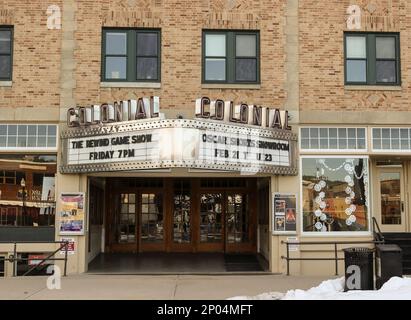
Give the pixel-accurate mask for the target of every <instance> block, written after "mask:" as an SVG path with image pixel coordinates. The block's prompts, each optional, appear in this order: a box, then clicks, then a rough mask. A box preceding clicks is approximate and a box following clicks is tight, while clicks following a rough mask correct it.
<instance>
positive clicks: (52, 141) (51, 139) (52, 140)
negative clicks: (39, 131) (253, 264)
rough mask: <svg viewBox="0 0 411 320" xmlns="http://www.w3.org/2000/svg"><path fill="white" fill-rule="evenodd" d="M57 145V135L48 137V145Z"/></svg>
mask: <svg viewBox="0 0 411 320" xmlns="http://www.w3.org/2000/svg"><path fill="white" fill-rule="evenodd" d="M55 146H56V137H55V136H51V137H48V138H47V147H49V148H54V147H55Z"/></svg>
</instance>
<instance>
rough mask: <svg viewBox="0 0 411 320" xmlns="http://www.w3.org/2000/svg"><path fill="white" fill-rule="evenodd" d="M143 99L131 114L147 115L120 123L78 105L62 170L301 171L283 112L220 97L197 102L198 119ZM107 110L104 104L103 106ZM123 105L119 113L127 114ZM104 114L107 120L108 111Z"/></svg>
mask: <svg viewBox="0 0 411 320" xmlns="http://www.w3.org/2000/svg"><path fill="white" fill-rule="evenodd" d="M141 101H142V104H140V107H137V109H135V110H133V109H131V110H132V111H133V112H132V113H131V117H135V115H137V114H145V117H141V118H140V119H138V120H131V121H123V122H121V123H119V122H114V121H113V123H110V122H105V123H104V125H102V124H100V125H95V126H93V125H91V123H93V121H95V119H96V118H93V117H92V118H90V119H87V111H85V112H84V111H81V112H80V113H78V112H77V111H78V110H77V111H76V110H74V109H73V110H74V111H72V113H73V114H74V118H71V119H69V120H68V121H69V123H71V126H77V128H69V129H67V130H66V131H64V132H62V137H61V138H62V147H63V150H64V153H63V164H62V166H61V167H60V171H61V172H62V173H83V172H108V171H130V170H144V169H163V168H176V167H184V168H196V169H210V170H224V171H240V172H244V173H247V174H249V173H270V174H284V175H295V174H297V168H296V167H297V166H296V156H295V149H296V148H295V145H296V141H297V136H296V134H294V133H293V132H292V131H291V130H290V128H289V126H288V119H287V120H283V119H284V118H282V117H281V114H280V112H277V111H272V110H269V111H265V116H263V113H260V111H259V110H258V109H257V107H256V108H254V106H250V107H248V105H247V108H246V107H245V106H246V105H243V106H242V107H241V106H240V108H236V106H234V105H233V104H232V103H224V111H222V110H223V108H222V106H223V104H221V102H216V103H211V101H210V102H209V100H207V98H206V99H204V98H203V99H201V100H197V103H196V106H197V107H198V106H199V108H196V109H197V111H199V113H198V114H197V117H198V119H192V120H187V119H174V120H166V119H163V117H162V116H161V114H160V113H159V105H158V104H157V106H158V108H157V107H154V106H155V105H156V103H155V102H154V101H155V99H151V102H149V101H150V100H146V103H144V100H141ZM206 103H209V104H210V105H211V104H214V106H216V105H218V104H220V107H216V109H214V110H216V111H213V106H210V107H211V108H210V107H207V109H204V108H205V104H206ZM138 104H139V102H137V105H138ZM117 105H120V104H117ZM124 105H125V104H123V106H124ZM130 105H131V104H128V106H130ZM218 108H220V109H219V110H217V109H218ZM105 109H106V108H105V107H104V108H103V109H101V108H100V111H101V110H105ZM118 110H119V112H118V114H120V113H121V114H123V116H125V115H124V113H123V112H120V109H118ZM153 110H154V113H153ZM206 110H207V111H206ZM267 110H268V109H267ZM123 111H124V110H123ZM134 111H136V112H135V113H134ZM143 111H144V112H143ZM236 111H238V112H236ZM261 111H262V110H261ZM104 112H107V111H104ZM207 112H208V114H207ZM213 112H218V113H221V112H222V113H223V114H226V112H228V115H229V116H228V118H227V119H225V118H224V116H221V114H220V116H219V117H217V118H215V117H213V115H212V113H213ZM246 113H247V116H245V114H246ZM79 114H83V116H81V117H83V119H80V118H78V115H79ZM127 114H128V115H130V113H127ZM148 115H154V117H151V116H150V117H149V116H148ZM259 115H261V118H260V116H259ZM283 115H284V114H283ZM249 116H250V117H249ZM84 117H85V118H84ZM103 118H104V120H105V121H106V120H107V117H106V116H104V117H103ZM128 118H129V116H127V117H125V119H128ZM246 118H247V119H246ZM118 119H119V118H118ZM118 119H117V120H118ZM235 119H237V120H235ZM241 119H242V120H241ZM250 119H251V120H250ZM88 120H91V122H88ZM100 120H102V118H100ZM245 120H247V124H246V123H245ZM248 121H250V123H254V122H255V121H256V124H254V125H250V124H249V122H248ZM82 123H83V125H82ZM84 123H89V125H84ZM280 126H281V127H280Z"/></svg>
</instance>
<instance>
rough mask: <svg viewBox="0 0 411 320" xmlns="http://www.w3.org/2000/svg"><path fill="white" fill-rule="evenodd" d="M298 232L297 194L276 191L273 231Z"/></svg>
mask: <svg viewBox="0 0 411 320" xmlns="http://www.w3.org/2000/svg"><path fill="white" fill-rule="evenodd" d="M296 232H297V195H296V194H292V193H274V196H273V233H296Z"/></svg>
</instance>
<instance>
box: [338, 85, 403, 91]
mask: <svg viewBox="0 0 411 320" xmlns="http://www.w3.org/2000/svg"><path fill="white" fill-rule="evenodd" d="M344 89H345V90H350V91H401V90H402V87H401V86H362V85H359V86H350V85H348V86H345V87H344Z"/></svg>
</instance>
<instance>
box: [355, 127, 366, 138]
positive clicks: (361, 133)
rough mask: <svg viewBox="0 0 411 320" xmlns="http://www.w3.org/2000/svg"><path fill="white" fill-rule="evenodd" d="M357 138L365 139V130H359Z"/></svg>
mask: <svg viewBox="0 0 411 320" xmlns="http://www.w3.org/2000/svg"><path fill="white" fill-rule="evenodd" d="M357 137H358V138H365V129H357Z"/></svg>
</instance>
